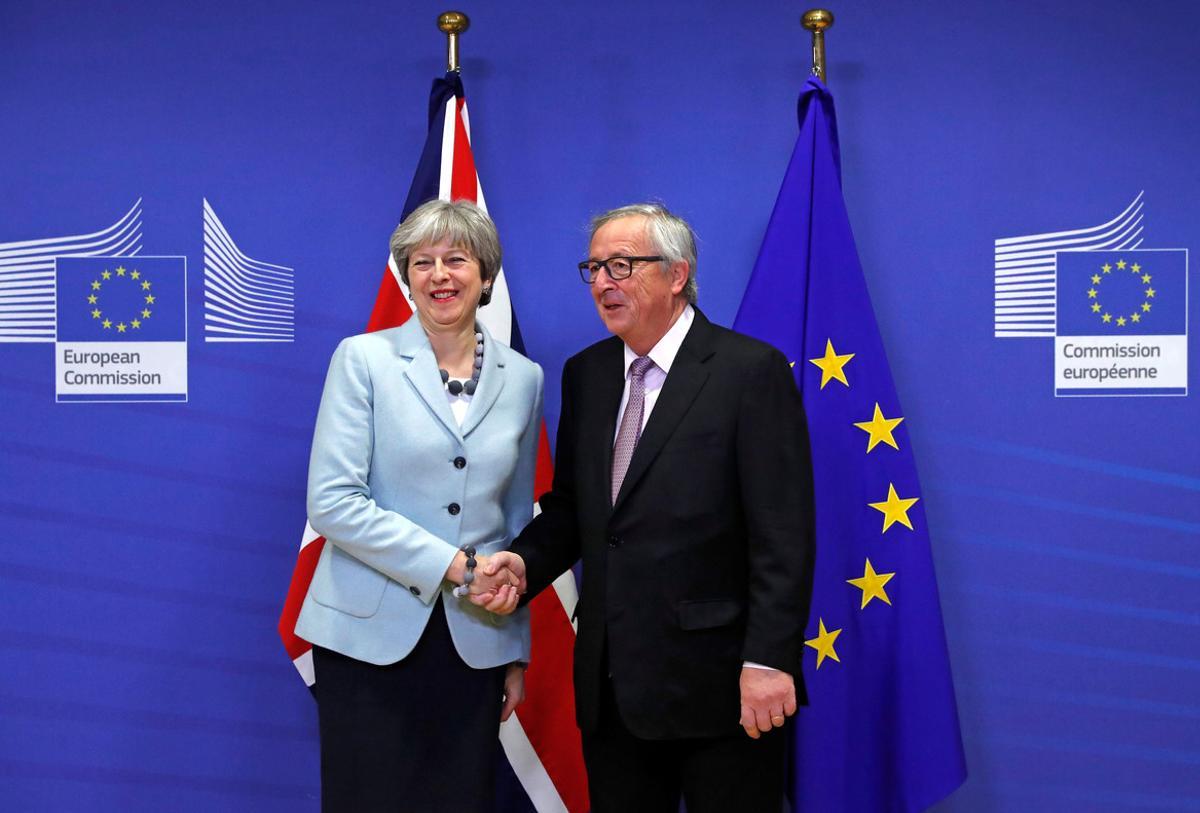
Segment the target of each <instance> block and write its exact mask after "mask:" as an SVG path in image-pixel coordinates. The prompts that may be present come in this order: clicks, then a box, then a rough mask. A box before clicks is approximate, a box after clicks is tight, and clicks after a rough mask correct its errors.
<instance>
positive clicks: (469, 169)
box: [450, 99, 479, 203]
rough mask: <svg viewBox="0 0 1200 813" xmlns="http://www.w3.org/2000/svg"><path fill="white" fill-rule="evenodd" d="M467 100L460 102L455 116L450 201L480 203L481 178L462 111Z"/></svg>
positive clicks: (460, 100)
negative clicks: (476, 171) (476, 169)
mask: <svg viewBox="0 0 1200 813" xmlns="http://www.w3.org/2000/svg"><path fill="white" fill-rule="evenodd" d="M466 103H467V100H466V99H459V100H458V109H457V110H456V111H455V114H454V166H453V169H452V170H451V173H450V200H469V201H471V202H472V203H478V202H479V176H478V175H476V174H475V156H474V155H472V154H471V139H470V138H469V137H468V136H467V126H466V124H464V123H463V117H462V111H463V107H464V106H465V105H466Z"/></svg>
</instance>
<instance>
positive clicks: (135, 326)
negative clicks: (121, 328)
mask: <svg viewBox="0 0 1200 813" xmlns="http://www.w3.org/2000/svg"><path fill="white" fill-rule="evenodd" d="M129 326H130V327H132V328H133V329H134V330H137V329H138V328H139V327H141V326H142V322H141V320H140V319H130V320H129Z"/></svg>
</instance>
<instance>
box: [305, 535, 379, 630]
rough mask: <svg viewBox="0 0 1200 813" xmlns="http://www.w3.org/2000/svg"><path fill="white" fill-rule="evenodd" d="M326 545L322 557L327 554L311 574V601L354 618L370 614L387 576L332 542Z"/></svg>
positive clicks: (377, 600) (374, 607)
mask: <svg viewBox="0 0 1200 813" xmlns="http://www.w3.org/2000/svg"><path fill="white" fill-rule="evenodd" d="M325 545H326V549H327V550H328V554H324V553H323V554H322V557H324V556H325V555H328V556H329V558H328V559H327V560H326V561H324V562H322V563H321V564H319V565H318V566H317V570H316V572H315V573H314V574H313V581H312V588H311V590H310V592H311V594H312V599H313V601H315V602H317V603H318V604H321V605H324V606H326V607H330V608H332V609H334V610H338V611H340V612H343V613H346V614H347V615H352V616H355V617H356V618H370V617H371V616H373V615H375V613H377V612H379V605H380V604H382V603H383V591H384V590H385V589H386V588H387V583H388V577H387V576H385V575H383V574H382V573H380V572H379V571H378V570H376V569H375V568H373V567H369V566H368V565H365V564H363V563H362V562H360V561H359V560H358V559H355V558H354V557H353V556H351V555H350V554H348V553H346V552H345V551H343V550H342V549H341V548H339V547H338V546H337V545H334V544H333V543H332V542H326V543H325Z"/></svg>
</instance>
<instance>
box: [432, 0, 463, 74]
mask: <svg viewBox="0 0 1200 813" xmlns="http://www.w3.org/2000/svg"><path fill="white" fill-rule="evenodd" d="M437 26H438V28H439V29H441V30H442V31H443V32H445V34H446V70H447V71H454V72H455V73H458V72H459V65H458V35H459V34H461V33H463V32H464V31H466V30H467V29H468V28H470V27H471V18H470V17H468V16H467V15H465V14H463V13H462V12H461V11H445V12H442V14H440V15H439V16H438V19H437Z"/></svg>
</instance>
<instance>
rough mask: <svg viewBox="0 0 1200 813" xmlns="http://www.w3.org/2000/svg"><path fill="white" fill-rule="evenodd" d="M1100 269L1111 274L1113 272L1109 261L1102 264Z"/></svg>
mask: <svg viewBox="0 0 1200 813" xmlns="http://www.w3.org/2000/svg"><path fill="white" fill-rule="evenodd" d="M1100 270H1101V271H1103V272H1104V273H1105V274H1109V273H1112V266H1111V265H1109V264H1108V263H1105V264H1104V265H1102V266H1100Z"/></svg>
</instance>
